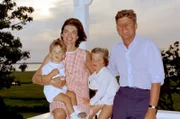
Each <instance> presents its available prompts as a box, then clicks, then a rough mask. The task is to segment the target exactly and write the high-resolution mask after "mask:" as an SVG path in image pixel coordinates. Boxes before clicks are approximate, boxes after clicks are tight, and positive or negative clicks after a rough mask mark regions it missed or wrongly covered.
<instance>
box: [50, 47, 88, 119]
mask: <svg viewBox="0 0 180 119" xmlns="http://www.w3.org/2000/svg"><path fill="white" fill-rule="evenodd" d="M85 61H86V51H85V50H82V49H77V50H76V51H72V52H67V53H66V57H65V60H64V61H63V62H64V64H65V68H66V70H65V71H66V75H67V78H66V83H67V88H68V90H71V91H74V92H75V94H76V97H77V103H78V107H79V109H80V111H84V112H86V113H87V114H90V106H89V105H87V104H84V101H83V99H84V98H87V99H89V88H88V76H89V73H88V70H87V68H86V67H85ZM56 108H63V109H64V110H65V111H66V114H67V110H66V107H65V105H64V104H63V103H61V102H59V101H53V102H52V103H51V104H50V111H51V112H52V111H53V110H54V109H56ZM67 115H68V114H67ZM67 119H69V117H68V118H67Z"/></svg>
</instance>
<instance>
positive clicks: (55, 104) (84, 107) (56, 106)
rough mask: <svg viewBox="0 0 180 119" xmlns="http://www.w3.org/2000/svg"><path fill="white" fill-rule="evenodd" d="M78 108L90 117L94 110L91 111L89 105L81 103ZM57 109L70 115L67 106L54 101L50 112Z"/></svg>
mask: <svg viewBox="0 0 180 119" xmlns="http://www.w3.org/2000/svg"><path fill="white" fill-rule="evenodd" d="M78 107H79V109H80V110H81V111H84V112H86V113H87V114H89V115H90V114H92V110H90V106H89V105H87V104H84V103H80V104H78ZM55 109H63V110H64V111H65V113H66V115H68V113H67V110H66V107H65V105H64V104H63V103H61V102H58V101H54V102H52V103H51V104H50V112H53V111H54V110H55ZM68 118H69V117H68Z"/></svg>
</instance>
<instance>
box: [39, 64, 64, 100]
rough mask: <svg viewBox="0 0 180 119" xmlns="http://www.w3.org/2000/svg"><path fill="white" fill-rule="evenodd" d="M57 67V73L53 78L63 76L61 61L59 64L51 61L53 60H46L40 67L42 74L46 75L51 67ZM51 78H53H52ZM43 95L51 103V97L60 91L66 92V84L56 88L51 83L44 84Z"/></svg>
mask: <svg viewBox="0 0 180 119" xmlns="http://www.w3.org/2000/svg"><path fill="white" fill-rule="evenodd" d="M55 68H57V69H58V70H59V72H60V73H59V74H58V75H56V76H54V77H53V78H55V77H57V76H64V75H65V72H64V65H63V63H62V62H61V63H59V64H56V63H53V62H51V61H50V62H48V63H47V64H46V65H44V66H43V67H42V75H46V74H49V73H50V72H51V71H52V70H53V69H55ZM52 80H53V79H52ZM43 92H44V95H45V97H46V99H47V101H48V102H49V103H51V102H52V101H53V99H54V98H55V97H56V96H57V95H58V94H60V93H64V94H66V92H67V87H66V86H63V87H61V88H56V87H54V86H52V85H45V86H44V91H43Z"/></svg>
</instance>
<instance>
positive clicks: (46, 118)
mask: <svg viewBox="0 0 180 119" xmlns="http://www.w3.org/2000/svg"><path fill="white" fill-rule="evenodd" d="M28 119H53V116H52V114H51V113H50V112H49V113H45V114H42V115H38V116H34V117H31V118H28ZM157 119H180V112H178V111H165V110H158V113H157Z"/></svg>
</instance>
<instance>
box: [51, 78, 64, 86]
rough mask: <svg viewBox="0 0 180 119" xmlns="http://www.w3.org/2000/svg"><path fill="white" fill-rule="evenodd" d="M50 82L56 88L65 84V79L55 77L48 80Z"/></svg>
mask: <svg viewBox="0 0 180 119" xmlns="http://www.w3.org/2000/svg"><path fill="white" fill-rule="evenodd" d="M50 84H51V85H53V86H54V87H56V88H60V87H63V86H64V85H65V84H66V80H60V77H56V78H54V79H52V80H51V81H50Z"/></svg>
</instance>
